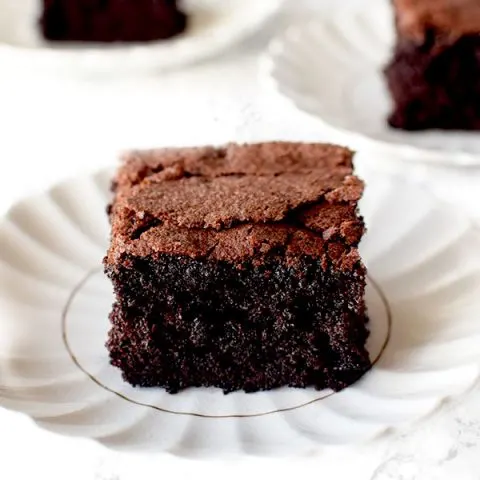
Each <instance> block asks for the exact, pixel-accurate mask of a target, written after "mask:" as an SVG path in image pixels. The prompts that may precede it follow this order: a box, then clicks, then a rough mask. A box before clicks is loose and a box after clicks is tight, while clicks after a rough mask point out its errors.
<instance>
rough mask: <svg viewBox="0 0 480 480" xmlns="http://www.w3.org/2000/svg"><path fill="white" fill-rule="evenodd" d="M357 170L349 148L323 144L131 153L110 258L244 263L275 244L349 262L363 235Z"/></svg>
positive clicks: (119, 182)
mask: <svg viewBox="0 0 480 480" xmlns="http://www.w3.org/2000/svg"><path fill="white" fill-rule="evenodd" d="M352 169H353V167H352V152H351V151H349V150H348V149H345V148H341V147H337V146H332V145H324V144H298V143H281V142H277V143H263V144H254V145H236V144H231V145H228V146H226V147H222V148H213V147H205V148H187V149H163V150H152V151H146V152H133V153H131V154H128V155H127V156H126V157H125V160H124V163H123V165H122V166H121V168H120V170H119V172H118V175H117V177H116V180H115V190H116V199H115V201H114V204H113V208H112V244H111V248H110V251H109V255H108V261H109V262H110V263H115V262H116V261H118V259H119V258H121V256H122V255H123V254H125V253H127V254H130V255H140V256H148V255H151V254H162V253H163V254H176V255H188V256H190V257H193V258H199V257H201V258H204V257H209V258H212V259H217V260H218V259H220V260H225V261H232V262H241V261H243V260H245V259H247V258H251V257H259V256H262V255H266V254H268V252H270V251H272V250H274V249H279V248H283V249H286V251H287V253H288V254H289V255H292V256H293V255H297V256H299V255H302V254H306V255H310V256H318V257H322V258H323V257H325V255H327V256H329V255H330V256H331V258H333V257H335V258H337V259H338V260H339V261H340V260H341V261H345V259H346V258H347V255H348V254H349V253H350V250H351V247H352V246H356V244H357V243H358V241H359V240H360V238H361V235H362V233H363V223H362V222H361V220H360V219H358V218H357V215H356V205H357V202H358V200H359V199H360V197H361V195H362V192H363V184H362V182H361V181H360V180H359V179H358V178H357V177H355V176H353V175H352ZM353 257H355V260H358V253H356V252H352V255H351V256H350V257H348V258H349V259H350V260H348V261H353V260H354V258H353ZM329 258H330V257H329Z"/></svg>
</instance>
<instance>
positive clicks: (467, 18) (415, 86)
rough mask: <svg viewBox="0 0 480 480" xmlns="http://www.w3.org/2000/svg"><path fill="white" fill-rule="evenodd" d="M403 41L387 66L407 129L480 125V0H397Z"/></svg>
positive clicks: (400, 124)
mask: <svg viewBox="0 0 480 480" xmlns="http://www.w3.org/2000/svg"><path fill="white" fill-rule="evenodd" d="M394 6H395V10H396V25H397V32H398V40H397V44H396V47H395V51H394V55H393V59H392V61H391V63H390V64H389V65H388V66H387V68H386V72H385V73H386V78H387V82H388V86H389V89H390V92H391V95H392V98H393V100H394V103H395V108H394V111H393V112H392V114H391V117H390V119H389V123H390V125H391V126H393V127H395V128H400V129H404V130H423V129H434V128H436V129H457V130H478V129H480V1H478V0H394Z"/></svg>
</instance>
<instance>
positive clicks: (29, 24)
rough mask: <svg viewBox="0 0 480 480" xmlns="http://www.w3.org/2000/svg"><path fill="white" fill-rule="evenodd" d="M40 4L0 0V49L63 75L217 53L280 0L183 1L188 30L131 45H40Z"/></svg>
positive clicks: (177, 62) (159, 65)
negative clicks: (187, 16)
mask: <svg viewBox="0 0 480 480" xmlns="http://www.w3.org/2000/svg"><path fill="white" fill-rule="evenodd" d="M41 2H42V0H0V12H1V15H0V51H3V52H5V53H10V54H11V55H12V56H14V59H15V60H16V61H17V62H21V61H22V60H23V61H24V62H26V63H27V64H28V65H29V66H30V67H32V66H41V67H51V68H56V69H65V70H66V71H78V70H86V71H90V70H93V71H100V72H103V71H105V72H111V71H117V70H121V71H131V72H135V71H139V70H145V69H151V68H154V69H166V68H173V67H179V66H182V65H185V64H187V63H191V62H195V61H199V60H202V59H204V58H206V57H210V56H213V55H216V54H218V53H220V52H221V51H223V50H225V49H227V48H228V47H230V46H232V45H233V44H234V43H236V42H238V41H240V40H241V39H243V38H245V37H247V36H249V35H250V34H253V33H254V32H255V31H257V30H258V29H259V28H260V27H261V25H262V24H263V23H264V22H265V21H266V20H268V19H269V18H270V17H271V16H272V15H273V14H274V13H276V12H277V11H278V10H279V8H280V6H281V4H282V3H283V0H262V1H261V2H259V1H257V0H184V2H183V5H184V9H185V11H186V12H188V13H189V15H190V27H189V28H188V29H187V31H186V32H185V33H184V34H182V35H179V36H178V37H174V38H172V39H168V40H163V41H160V42H154V43H145V44H130V45H125V44H124V45H89V44H80V43H78V44H63V45H62V44H58V43H48V42H45V41H44V40H43V39H42V37H41V34H40V31H39V29H38V25H37V24H38V19H39V18H40V14H41Z"/></svg>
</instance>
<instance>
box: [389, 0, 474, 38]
mask: <svg viewBox="0 0 480 480" xmlns="http://www.w3.org/2000/svg"><path fill="white" fill-rule="evenodd" d="M393 3H394V5H395V8H396V17H397V26H398V29H399V31H400V33H401V34H402V35H405V36H407V37H409V38H412V39H413V40H416V41H418V42H423V41H424V39H425V36H426V34H427V32H429V31H432V30H433V31H435V32H436V33H437V34H440V35H443V36H446V37H449V38H451V39H456V38H459V37H461V36H463V35H475V34H480V1H479V0H393Z"/></svg>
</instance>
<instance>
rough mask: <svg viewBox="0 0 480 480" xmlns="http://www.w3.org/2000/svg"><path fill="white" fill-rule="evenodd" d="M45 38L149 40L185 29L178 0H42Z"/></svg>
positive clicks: (58, 39)
mask: <svg viewBox="0 0 480 480" xmlns="http://www.w3.org/2000/svg"><path fill="white" fill-rule="evenodd" d="M42 1H43V13H42V17H41V21H40V25H41V28H42V33H43V36H44V37H45V39H47V40H53V41H78V42H150V41H154V40H161V39H165V38H170V37H173V36H174V35H177V34H179V33H181V32H183V31H184V30H185V27H186V16H185V14H184V13H183V12H181V11H180V10H179V8H178V6H177V3H178V2H177V0H154V1H152V0H42Z"/></svg>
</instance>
